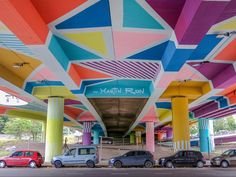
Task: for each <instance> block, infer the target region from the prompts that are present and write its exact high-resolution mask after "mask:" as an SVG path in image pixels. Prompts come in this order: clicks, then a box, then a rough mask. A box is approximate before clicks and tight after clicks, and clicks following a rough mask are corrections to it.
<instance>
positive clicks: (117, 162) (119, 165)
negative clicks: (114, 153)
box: [114, 160, 122, 168]
mask: <svg viewBox="0 0 236 177" xmlns="http://www.w3.org/2000/svg"><path fill="white" fill-rule="evenodd" d="M114 167H116V168H121V167H122V163H121V161H119V160H118V161H115V162H114Z"/></svg>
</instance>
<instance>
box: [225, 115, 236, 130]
mask: <svg viewBox="0 0 236 177" xmlns="http://www.w3.org/2000/svg"><path fill="white" fill-rule="evenodd" d="M227 123H228V130H230V131H231V130H236V121H235V119H234V118H233V117H232V116H231V117H228V118H227Z"/></svg>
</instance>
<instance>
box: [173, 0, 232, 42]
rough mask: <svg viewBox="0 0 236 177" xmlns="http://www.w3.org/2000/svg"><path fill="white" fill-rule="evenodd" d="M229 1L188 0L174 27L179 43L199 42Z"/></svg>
mask: <svg viewBox="0 0 236 177" xmlns="http://www.w3.org/2000/svg"><path fill="white" fill-rule="evenodd" d="M228 3H229V1H202V0H194V1H193V0H186V2H185V4H184V7H183V9H182V12H181V14H180V16H179V19H178V22H177V24H176V26H175V29H174V31H175V34H176V37H177V40H178V42H179V44H191V45H196V44H198V43H199V42H200V41H201V40H202V38H203V37H204V36H205V34H206V33H207V32H208V31H209V29H210V28H211V26H212V25H214V24H215V22H216V21H217V19H218V18H219V16H220V15H221V13H222V12H223V11H224V9H225V7H226V6H227V4H228ZM206 14H207V15H206Z"/></svg>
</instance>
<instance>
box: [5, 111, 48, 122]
mask: <svg viewBox="0 0 236 177" xmlns="http://www.w3.org/2000/svg"><path fill="white" fill-rule="evenodd" d="M6 115H8V116H9V117H14V118H23V119H30V120H40V121H46V120H47V115H46V113H42V112H34V111H29V110H8V111H7V112H6Z"/></svg>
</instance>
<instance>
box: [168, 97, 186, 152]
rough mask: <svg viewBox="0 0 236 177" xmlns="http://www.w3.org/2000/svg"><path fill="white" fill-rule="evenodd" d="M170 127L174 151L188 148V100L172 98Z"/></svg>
mask: <svg viewBox="0 0 236 177" xmlns="http://www.w3.org/2000/svg"><path fill="white" fill-rule="evenodd" d="M171 101H172V117H173V120H172V126H173V145H174V151H175V152H176V151H178V150H187V149H189V148H190V131H189V114H188V98H187V97H184V96H178V97H172V99H171Z"/></svg>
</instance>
